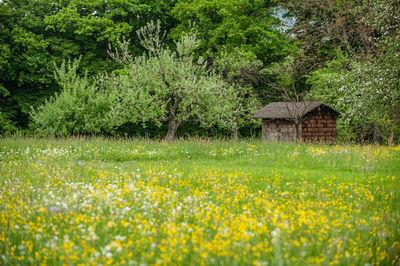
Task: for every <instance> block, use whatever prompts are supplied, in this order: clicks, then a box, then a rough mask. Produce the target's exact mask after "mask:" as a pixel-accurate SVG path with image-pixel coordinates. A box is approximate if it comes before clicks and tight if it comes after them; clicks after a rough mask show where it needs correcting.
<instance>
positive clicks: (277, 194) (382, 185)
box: [0, 138, 400, 265]
mask: <svg viewBox="0 0 400 266" xmlns="http://www.w3.org/2000/svg"><path fill="white" fill-rule="evenodd" d="M0 182H1V193H0V254H1V258H0V264H35V265H36V264H50V265H61V264H68V265H75V264H85V265H87V264H92V265H99V264H128V265H138V264H140V265H149V264H162V265H167V264H168V265H170V264H178V265H205V264H212V265H317V264H322V265H329V264H333V265H334V264H340V265H375V264H379V265H382V264H383V265H399V263H400V258H399V255H400V147H381V146H350V145H348V146H346V145H345V146H339V145H335V146H324V145H311V144H296V143H263V142H258V141H251V142H246V141H243V142H239V143H237V144H236V143H231V142H223V141H212V142H206V141H177V142H173V143H163V142H151V141H144V140H125V141H122V140H120V141H113V140H105V139H97V138H93V139H67V140H53V139H48V140H46V139H16V138H8V139H0Z"/></svg>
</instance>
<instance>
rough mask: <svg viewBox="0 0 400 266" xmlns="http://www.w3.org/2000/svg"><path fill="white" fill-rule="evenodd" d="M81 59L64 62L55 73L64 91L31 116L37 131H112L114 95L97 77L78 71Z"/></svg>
mask: <svg viewBox="0 0 400 266" xmlns="http://www.w3.org/2000/svg"><path fill="white" fill-rule="evenodd" d="M78 66H79V60H74V61H73V62H72V63H71V62H69V61H68V63H65V62H63V63H62V64H61V65H60V67H57V68H56V72H55V77H56V80H57V82H58V84H59V85H60V86H61V87H62V91H61V93H59V94H56V96H55V97H52V98H50V100H47V101H46V102H45V103H44V104H42V105H41V106H39V107H38V108H37V109H36V110H32V113H31V117H32V120H33V121H34V123H35V124H36V127H37V131H38V132H39V133H40V134H43V135H47V136H69V135H87V134H91V135H92V134H100V133H103V134H104V133H108V132H111V131H112V128H113V125H112V124H111V123H110V121H109V118H108V116H109V112H110V111H111V102H112V98H110V97H109V95H108V94H107V93H106V92H105V91H102V90H99V89H98V88H97V84H96V81H95V80H91V79H89V78H88V77H87V76H83V77H80V76H79V75H78V73H77V69H78Z"/></svg>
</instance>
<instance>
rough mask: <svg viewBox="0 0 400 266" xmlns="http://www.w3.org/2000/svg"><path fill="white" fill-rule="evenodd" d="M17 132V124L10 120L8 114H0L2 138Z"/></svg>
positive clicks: (0, 133)
mask: <svg viewBox="0 0 400 266" xmlns="http://www.w3.org/2000/svg"><path fill="white" fill-rule="evenodd" d="M16 130H17V127H16V126H15V123H14V122H13V121H12V120H10V118H9V117H8V115H7V114H5V113H2V112H0V136H1V135H8V134H10V133H13V132H15V131H16Z"/></svg>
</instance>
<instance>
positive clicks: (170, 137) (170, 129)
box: [165, 119, 178, 142]
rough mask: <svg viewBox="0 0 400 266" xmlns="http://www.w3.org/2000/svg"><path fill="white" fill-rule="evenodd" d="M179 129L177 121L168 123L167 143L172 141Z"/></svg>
mask: <svg viewBox="0 0 400 266" xmlns="http://www.w3.org/2000/svg"><path fill="white" fill-rule="evenodd" d="M177 129H178V126H177V123H176V121H175V120H173V119H171V120H169V122H168V132H167V135H166V136H165V141H168V142H169V141H172V140H173V139H174V137H175V134H176V130H177Z"/></svg>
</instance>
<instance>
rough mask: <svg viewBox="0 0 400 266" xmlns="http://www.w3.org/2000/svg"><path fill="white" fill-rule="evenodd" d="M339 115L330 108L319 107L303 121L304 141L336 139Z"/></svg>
mask: <svg viewBox="0 0 400 266" xmlns="http://www.w3.org/2000/svg"><path fill="white" fill-rule="evenodd" d="M336 117H337V115H336V114H335V113H334V112H333V111H331V110H330V109H328V108H320V107H319V108H317V109H316V110H314V111H313V112H310V113H309V114H308V115H307V116H306V117H305V118H304V120H303V121H302V123H301V130H302V134H301V135H302V140H303V141H335V140H336Z"/></svg>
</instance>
